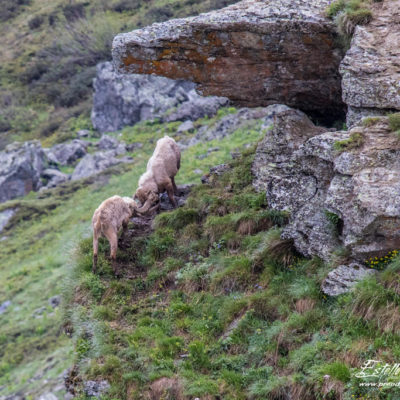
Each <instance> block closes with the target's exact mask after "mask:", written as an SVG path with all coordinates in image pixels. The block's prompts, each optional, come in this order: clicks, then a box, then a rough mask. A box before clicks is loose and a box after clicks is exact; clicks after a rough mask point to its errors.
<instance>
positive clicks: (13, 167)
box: [0, 141, 46, 203]
mask: <svg viewBox="0 0 400 400" xmlns="http://www.w3.org/2000/svg"><path fill="white" fill-rule="evenodd" d="M0 160H1V163H0V203H1V202H4V201H7V200H11V199H14V198H16V197H20V196H24V195H26V194H28V193H29V192H30V191H31V190H38V189H40V187H41V186H42V182H41V180H40V175H41V173H42V172H43V170H44V169H45V167H46V156H45V153H44V151H43V149H42V146H41V145H40V142H39V141H30V142H25V143H17V142H16V143H12V144H9V145H8V146H7V147H6V148H5V150H4V151H1V152H0Z"/></svg>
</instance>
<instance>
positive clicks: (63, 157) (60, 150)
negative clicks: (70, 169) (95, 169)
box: [44, 139, 90, 165]
mask: <svg viewBox="0 0 400 400" xmlns="http://www.w3.org/2000/svg"><path fill="white" fill-rule="evenodd" d="M89 144H90V143H89V142H87V141H85V140H80V139H74V140H73V141H72V142H69V143H60V144H56V145H55V146H53V147H51V148H49V149H45V150H44V151H45V153H46V156H47V158H48V160H49V161H50V162H51V163H53V164H60V165H72V164H74V163H75V161H76V160H78V159H79V158H82V157H83V156H84V155H85V154H86V153H87V151H86V149H87V148H88V146H89Z"/></svg>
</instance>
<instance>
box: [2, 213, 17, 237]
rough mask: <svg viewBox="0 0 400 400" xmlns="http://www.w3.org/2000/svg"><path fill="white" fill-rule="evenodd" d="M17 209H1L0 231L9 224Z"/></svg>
mask: <svg viewBox="0 0 400 400" xmlns="http://www.w3.org/2000/svg"><path fill="white" fill-rule="evenodd" d="M16 211H17V210H16V209H15V208H7V209H6V210H4V211H0V232H1V231H2V230H3V229H4V228H5V227H6V226H7V224H8V223H9V222H10V220H11V218H12V217H13V216H14V215H15V213H16Z"/></svg>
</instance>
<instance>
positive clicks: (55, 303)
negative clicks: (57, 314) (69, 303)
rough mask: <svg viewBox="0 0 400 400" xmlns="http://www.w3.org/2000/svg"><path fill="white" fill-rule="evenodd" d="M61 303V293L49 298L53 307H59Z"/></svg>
mask: <svg viewBox="0 0 400 400" xmlns="http://www.w3.org/2000/svg"><path fill="white" fill-rule="evenodd" d="M60 303H61V296H60V295H56V296H53V297H50V298H49V304H50V306H51V307H53V308H57V307H58V306H59V305H60Z"/></svg>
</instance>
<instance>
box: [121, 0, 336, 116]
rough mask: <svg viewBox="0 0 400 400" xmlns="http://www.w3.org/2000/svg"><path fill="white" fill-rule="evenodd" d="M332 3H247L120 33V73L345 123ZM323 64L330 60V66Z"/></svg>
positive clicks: (285, 0)
mask: <svg viewBox="0 0 400 400" xmlns="http://www.w3.org/2000/svg"><path fill="white" fill-rule="evenodd" d="M328 4H329V1H328V0H313V1H310V2H304V1H293V0H281V1H279V2H275V1H269V0H262V1H260V0H244V1H241V2H239V3H237V4H234V5H231V6H229V7H227V8H224V9H222V10H219V11H214V12H210V13H206V14H201V15H199V16H197V17H192V18H186V19H177V20H171V21H167V22H164V23H158V24H153V25H151V26H149V27H146V28H144V29H140V30H136V31H133V32H130V33H126V34H121V35H118V36H117V37H116V38H115V39H114V43H113V58H114V64H115V66H116V68H117V69H118V70H119V71H122V72H129V73H142V74H156V75H162V76H166V77H169V78H173V79H188V80H192V81H194V82H196V83H198V84H199V86H198V90H199V92H200V93H202V94H204V95H217V96H224V97H228V98H229V99H231V100H232V101H233V102H234V103H235V104H237V105H242V106H243V105H244V106H260V105H262V106H265V105H269V104H274V103H283V104H287V105H289V106H293V107H296V108H300V109H301V110H303V111H306V112H309V113H311V114H314V115H318V116H319V117H322V118H323V119H324V120H330V121H333V120H334V119H337V118H338V117H339V116H340V115H341V113H342V109H343V105H342V101H341V87H340V76H339V73H338V67H339V63H340V60H341V58H342V53H341V50H340V49H339V48H338V47H337V46H336V45H335V37H336V33H335V27H334V24H333V23H332V22H331V21H329V20H328V19H327V18H326V17H325V15H324V11H325V8H326V7H327V6H328ZM322 60H323V62H322Z"/></svg>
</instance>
